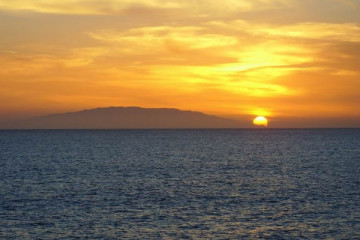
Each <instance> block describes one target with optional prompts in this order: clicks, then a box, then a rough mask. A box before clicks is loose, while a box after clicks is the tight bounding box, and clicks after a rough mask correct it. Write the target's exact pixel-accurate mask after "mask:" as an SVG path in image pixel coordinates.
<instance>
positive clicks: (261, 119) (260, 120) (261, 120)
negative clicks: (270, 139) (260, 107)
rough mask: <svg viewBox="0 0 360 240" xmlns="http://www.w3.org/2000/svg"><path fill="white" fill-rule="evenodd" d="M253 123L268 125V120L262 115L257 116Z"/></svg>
mask: <svg viewBox="0 0 360 240" xmlns="http://www.w3.org/2000/svg"><path fill="white" fill-rule="evenodd" d="M253 124H254V125H256V126H264V127H267V126H268V120H267V119H266V118H265V117H263V116H258V117H256V118H255V119H254V121H253Z"/></svg>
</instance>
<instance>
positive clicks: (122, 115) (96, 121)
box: [10, 107, 240, 129]
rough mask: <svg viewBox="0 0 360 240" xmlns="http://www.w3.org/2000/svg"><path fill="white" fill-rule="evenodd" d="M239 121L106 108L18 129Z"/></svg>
mask: <svg viewBox="0 0 360 240" xmlns="http://www.w3.org/2000/svg"><path fill="white" fill-rule="evenodd" d="M239 127H240V122H239V121H237V120H233V119H228V118H223V117H218V116H213V115H208V114H204V113H202V112H196V111H184V110H179V109H175V108H142V107H107V108H94V109H87V110H82V111H77V112H67V113H59V114H51V115H46V116H40V117H34V118H30V119H26V120H21V121H18V122H16V123H13V125H12V126H11V127H10V128H17V129H161V128H239Z"/></svg>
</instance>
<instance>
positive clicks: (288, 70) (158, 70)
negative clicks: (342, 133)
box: [0, 0, 360, 127]
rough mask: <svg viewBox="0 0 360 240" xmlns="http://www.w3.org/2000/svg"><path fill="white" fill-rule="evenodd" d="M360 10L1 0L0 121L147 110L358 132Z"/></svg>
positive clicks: (345, 2)
mask: <svg viewBox="0 0 360 240" xmlns="http://www.w3.org/2000/svg"><path fill="white" fill-rule="evenodd" d="M359 12H360V1H359V0H321V1H313V0H252V1H245V0H236V1H234V0H223V1H215V0H198V1H193V0H185V1H175V0H166V1H160V0H104V1H100V2H99V1H98V2H96V1H92V0H62V1H60V0H46V1H44V0H41V1H40V0H33V1H30V2H29V1H26V0H16V1H7V0H0V29H1V33H2V34H1V35H2V37H1V38H0V64H1V68H0V99H1V101H0V117H1V118H2V119H3V120H7V119H12V118H17V117H27V116H34V115H42V114H48V113H55V112H66V111H75V110H81V109H88V108H96V107H107V106H141V107H152V108H154V107H173V108H179V109H184V110H194V111H201V112H205V113H209V114H215V115H219V116H229V117H232V118H235V119H240V120H246V121H248V122H249V124H250V125H251V123H252V119H253V118H254V117H255V116H259V115H261V116H265V117H267V118H269V119H271V123H272V124H274V126H277V127H283V126H284V127H286V126H293V127H308V126H319V127H321V126H322V125H321V124H322V123H323V126H324V127H341V126H342V127H349V126H351V127H354V126H355V127H360V111H359V106H360V68H359V62H360V14H359ZM272 126H273V125H272Z"/></svg>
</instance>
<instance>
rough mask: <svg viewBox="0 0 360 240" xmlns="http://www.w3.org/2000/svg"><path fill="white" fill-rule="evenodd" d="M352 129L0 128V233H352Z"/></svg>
mask: <svg viewBox="0 0 360 240" xmlns="http://www.w3.org/2000/svg"><path fill="white" fill-rule="evenodd" d="M359 176H360V130H359V129H333V130H325V129H313V130H310V129H308V130H306V129H303V130H271V129H267V130H265V129H262V130H118V131H117V130H94V131H85V130H83V131H75V130H74V131H72V130H64V131H0V180H1V181H0V184H1V185H0V223H1V224H0V239H75V238H81V239H83V238H90V239H96V238H99V239H360V211H359V209H360V177H359Z"/></svg>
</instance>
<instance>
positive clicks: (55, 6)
mask: <svg viewBox="0 0 360 240" xmlns="http://www.w3.org/2000/svg"><path fill="white" fill-rule="evenodd" d="M288 2H289V1H285V0H253V1H247V0H223V1H217V0H184V1H177V0H102V1H95V0H32V1H28V0H12V1H8V0H0V9H2V10H7V11H33V12H41V13H58V14H80V15H83V14H89V15H113V14H119V13H122V12H123V11H124V10H125V9H131V8H157V9H183V10H186V11H187V12H192V13H196V14H200V15H211V14H221V15H222V14H227V13H229V12H236V11H251V10H259V9H267V8H278V7H282V6H284V5H287V4H288Z"/></svg>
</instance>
